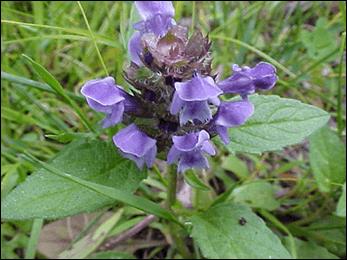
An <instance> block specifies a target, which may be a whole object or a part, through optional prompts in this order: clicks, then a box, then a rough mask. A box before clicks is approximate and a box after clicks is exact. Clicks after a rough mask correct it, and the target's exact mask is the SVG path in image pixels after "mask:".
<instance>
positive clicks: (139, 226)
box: [105, 215, 157, 249]
mask: <svg viewBox="0 0 347 260" xmlns="http://www.w3.org/2000/svg"><path fill="white" fill-rule="evenodd" d="M156 218H157V216H155V215H148V216H147V217H146V218H145V219H143V220H142V221H140V222H139V223H137V224H136V225H135V226H133V227H132V228H130V229H128V230H127V231H125V232H123V233H122V234H120V235H119V236H118V237H117V238H115V239H113V240H111V241H110V242H108V243H107V244H106V245H105V246H106V247H107V249H112V248H114V247H115V246H116V245H117V244H119V243H121V242H123V241H125V240H127V239H128V238H130V237H132V236H133V235H135V234H137V233H138V232H140V231H141V230H142V229H144V228H145V227H147V226H148V224H149V223H151V222H152V221H153V220H155V219H156Z"/></svg>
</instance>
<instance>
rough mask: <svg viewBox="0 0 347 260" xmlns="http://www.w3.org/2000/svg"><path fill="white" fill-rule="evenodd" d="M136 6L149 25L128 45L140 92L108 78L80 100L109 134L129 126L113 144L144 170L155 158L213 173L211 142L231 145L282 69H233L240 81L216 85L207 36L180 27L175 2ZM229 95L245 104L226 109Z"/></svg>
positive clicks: (89, 86) (127, 74) (127, 75)
mask: <svg viewBox="0 0 347 260" xmlns="http://www.w3.org/2000/svg"><path fill="white" fill-rule="evenodd" d="M135 5H136V8H137V10H138V12H139V14H140V16H141V18H142V20H141V21H140V22H138V23H136V24H134V25H133V28H134V29H136V30H137V32H135V33H134V34H133V36H132V37H131V39H130V41H129V45H128V47H129V53H130V56H131V59H132V62H131V63H130V66H129V67H128V68H127V70H126V71H124V79H125V80H126V81H127V82H128V83H129V84H130V85H132V86H133V88H134V89H136V90H137V91H134V92H133V96H130V95H128V94H127V93H126V92H125V91H124V90H123V88H122V87H120V86H117V85H116V84H115V80H114V79H113V78H112V77H106V78H104V79H96V80H91V81H88V82H87V83H86V84H85V85H84V86H83V87H82V89H81V93H82V94H83V95H84V96H85V97H86V98H87V102H88V104H89V105H90V106H91V107H92V108H93V109H95V110H97V111H99V112H102V113H106V118H105V119H104V120H102V121H101V122H100V123H101V124H102V126H103V128H106V127H110V126H113V125H115V124H118V123H120V122H123V123H124V124H126V125H128V126H127V127H125V128H124V129H122V130H120V131H119V132H118V133H117V134H116V135H114V136H113V142H114V144H115V145H116V146H117V147H118V148H119V153H120V154H121V155H122V156H123V157H125V158H129V159H131V160H132V161H134V162H135V163H136V164H137V166H138V168H142V167H143V165H144V164H145V163H146V164H147V166H148V167H151V166H152V165H153V163H154V159H155V157H156V156H158V158H165V156H167V163H168V164H172V163H175V162H178V169H177V170H178V172H184V171H185V170H187V169H190V168H198V169H202V168H207V167H209V164H208V160H207V159H206V157H205V155H204V154H205V153H206V154H209V155H214V154H215V150H214V149H213V147H212V145H211V143H209V139H210V137H214V136H216V135H219V136H220V138H221V140H222V142H223V143H224V144H228V143H229V142H230V140H229V136H228V127H238V126H241V125H243V124H244V123H245V121H246V120H247V119H248V118H249V117H250V116H251V115H252V114H253V112H254V106H253V104H252V103H250V102H248V100H247V95H249V94H253V93H254V92H255V88H259V89H263V90H265V89H269V88H271V87H273V86H274V84H275V82H276V80H277V76H276V75H275V73H276V69H275V68H274V67H273V66H272V65H270V64H268V63H266V62H260V63H258V64H257V65H256V66H255V67H254V68H253V69H251V68H249V67H243V68H240V67H239V66H238V65H237V64H234V65H233V70H234V74H233V75H232V76H231V77H229V78H227V79H225V80H223V81H222V82H220V83H218V84H216V83H215V81H214V78H215V77H214V76H211V71H212V68H211V63H212V58H211V55H210V47H211V42H210V41H209V39H208V36H205V37H204V36H203V34H202V33H201V32H200V31H199V30H197V31H195V32H194V33H193V34H192V35H191V36H190V37H188V29H187V28H186V27H182V26H180V25H176V22H175V21H174V19H173V17H174V14H175V10H174V8H173V5H172V3H171V2H160V1H146V2H137V1H135ZM226 93H239V94H241V97H242V98H243V100H241V101H235V102H221V101H220V99H219V95H222V94H226ZM212 105H214V108H213V106H212ZM216 107H218V108H216ZM214 109H215V110H217V111H216V113H215V114H214V115H212V113H213V111H214ZM123 114H124V116H123ZM123 117H124V119H123ZM132 122H136V124H135V123H132ZM187 133H189V134H187ZM152 137H153V138H152ZM157 152H158V155H157Z"/></svg>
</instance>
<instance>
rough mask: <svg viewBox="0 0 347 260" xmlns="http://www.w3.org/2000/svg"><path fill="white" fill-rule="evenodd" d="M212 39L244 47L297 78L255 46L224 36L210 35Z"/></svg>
mask: <svg viewBox="0 0 347 260" xmlns="http://www.w3.org/2000/svg"><path fill="white" fill-rule="evenodd" d="M209 38H211V39H220V40H223V41H228V42H232V43H236V44H238V45H241V46H243V47H246V48H247V49H249V50H251V51H253V52H255V53H257V54H258V55H259V56H261V57H263V58H264V59H266V60H268V61H269V62H271V63H272V64H273V65H275V66H276V67H278V68H279V69H281V70H282V71H284V72H285V73H287V74H288V75H289V76H291V77H293V78H296V77H297V76H296V75H295V74H294V73H293V72H291V71H290V70H288V69H287V68H285V67H284V66H283V65H282V64H280V63H279V62H278V61H276V60H274V59H273V58H271V57H270V56H269V55H267V54H265V53H264V52H262V51H260V50H258V49H257V48H254V47H253V46H251V45H249V44H247V43H245V42H242V41H239V40H236V39H233V38H230V37H226V36H224V35H222V36H220V35H210V37H209Z"/></svg>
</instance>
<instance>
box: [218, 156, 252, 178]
mask: <svg viewBox="0 0 347 260" xmlns="http://www.w3.org/2000/svg"><path fill="white" fill-rule="evenodd" d="M222 168H223V169H226V170H229V171H231V172H233V173H235V175H236V176H237V177H239V178H240V179H246V178H248V177H249V175H250V174H249V170H248V168H247V165H246V164H245V163H244V162H243V161H242V160H240V159H239V158H237V157H236V156H233V155H229V156H228V157H226V158H225V160H224V161H223V163H222Z"/></svg>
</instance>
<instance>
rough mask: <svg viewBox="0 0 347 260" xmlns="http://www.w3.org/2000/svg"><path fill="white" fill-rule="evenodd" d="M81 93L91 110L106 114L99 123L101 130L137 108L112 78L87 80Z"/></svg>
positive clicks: (131, 98) (118, 121) (116, 122)
mask: <svg viewBox="0 0 347 260" xmlns="http://www.w3.org/2000/svg"><path fill="white" fill-rule="evenodd" d="M81 93H82V95H83V96H85V97H86V99H87V102H88V104H89V106H90V107H91V108H92V109H94V110H96V111H98V112H101V113H106V117H105V119H103V120H101V121H100V122H99V124H101V125H102V128H103V129H105V128H108V127H111V126H114V125H116V124H118V123H120V122H121V121H122V119H123V113H124V112H130V111H135V110H136V108H137V103H136V101H135V100H134V98H133V97H131V96H130V95H129V94H128V93H126V92H125V91H124V90H123V88H122V87H121V86H118V85H116V84H115V80H114V78H113V77H106V78H103V79H92V80H89V81H88V82H87V83H85V84H84V85H83V86H82V88H81Z"/></svg>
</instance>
